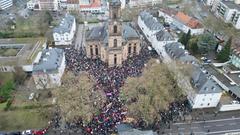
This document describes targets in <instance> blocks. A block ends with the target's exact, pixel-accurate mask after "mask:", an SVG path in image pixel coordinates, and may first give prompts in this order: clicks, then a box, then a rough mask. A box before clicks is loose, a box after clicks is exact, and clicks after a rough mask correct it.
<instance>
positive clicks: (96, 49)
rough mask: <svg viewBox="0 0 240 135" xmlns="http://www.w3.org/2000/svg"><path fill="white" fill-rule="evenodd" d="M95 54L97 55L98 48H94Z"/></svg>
mask: <svg viewBox="0 0 240 135" xmlns="http://www.w3.org/2000/svg"><path fill="white" fill-rule="evenodd" d="M95 54H96V55H98V46H97V45H96V46H95Z"/></svg>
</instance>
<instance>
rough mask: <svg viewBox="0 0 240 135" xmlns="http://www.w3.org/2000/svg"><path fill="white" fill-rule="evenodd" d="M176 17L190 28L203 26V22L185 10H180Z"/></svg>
mask: <svg viewBox="0 0 240 135" xmlns="http://www.w3.org/2000/svg"><path fill="white" fill-rule="evenodd" d="M175 17H176V19H178V20H179V21H181V22H183V23H184V24H186V25H187V26H189V27H190V28H198V27H201V24H200V22H199V21H198V20H196V19H194V18H192V17H190V16H188V15H186V14H184V13H183V12H178V13H177V14H176V16H175Z"/></svg>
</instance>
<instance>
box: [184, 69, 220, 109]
mask: <svg viewBox="0 0 240 135" xmlns="http://www.w3.org/2000/svg"><path fill="white" fill-rule="evenodd" d="M191 83H192V86H193V88H195V91H193V92H192V93H189V94H188V100H189V103H190V104H191V106H192V108H193V109H201V108H211V107H217V105H218V104H219V101H220V98H221V96H222V88H221V87H220V86H219V85H218V84H217V82H215V81H214V80H213V79H212V77H211V75H210V74H208V72H207V71H206V70H204V69H201V68H199V67H196V68H195V70H194V72H193V74H192V80H191Z"/></svg>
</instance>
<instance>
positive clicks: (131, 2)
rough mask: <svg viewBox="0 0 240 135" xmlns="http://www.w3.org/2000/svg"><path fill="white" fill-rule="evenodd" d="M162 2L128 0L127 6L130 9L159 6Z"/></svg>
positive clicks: (154, 0)
mask: <svg viewBox="0 0 240 135" xmlns="http://www.w3.org/2000/svg"><path fill="white" fill-rule="evenodd" d="M161 3H162V0H129V3H128V5H129V6H130V7H139V6H148V5H156V4H161Z"/></svg>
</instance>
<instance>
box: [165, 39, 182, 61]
mask: <svg viewBox="0 0 240 135" xmlns="http://www.w3.org/2000/svg"><path fill="white" fill-rule="evenodd" d="M182 46H183V45H182V44H181V43H179V42H174V43H169V44H166V45H165V49H166V52H167V53H168V54H169V55H170V56H171V57H172V58H174V59H179V58H180V57H182V56H184V55H185V50H184V49H183V47H182Z"/></svg>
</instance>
